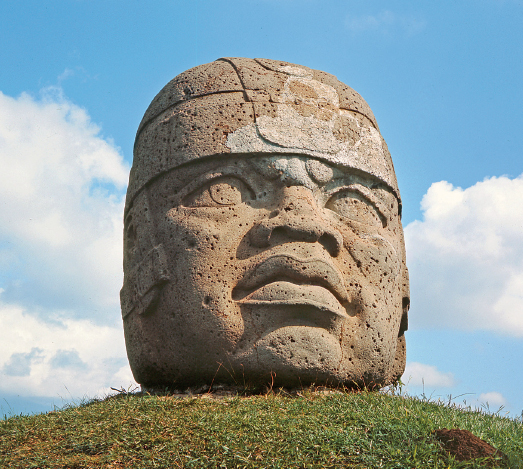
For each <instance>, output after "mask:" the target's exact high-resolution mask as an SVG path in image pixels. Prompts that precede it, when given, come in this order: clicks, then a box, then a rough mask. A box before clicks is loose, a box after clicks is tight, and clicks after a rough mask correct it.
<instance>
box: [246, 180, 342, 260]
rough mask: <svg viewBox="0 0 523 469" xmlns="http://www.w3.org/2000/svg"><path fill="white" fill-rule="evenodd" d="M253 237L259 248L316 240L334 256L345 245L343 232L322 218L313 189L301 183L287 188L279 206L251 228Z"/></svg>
mask: <svg viewBox="0 0 523 469" xmlns="http://www.w3.org/2000/svg"><path fill="white" fill-rule="evenodd" d="M250 237H251V243H252V244H253V245H255V246H257V247H268V246H271V245H276V244H281V243H284V242H290V241H302V242H307V243H316V242H317V243H320V244H321V245H322V246H323V247H324V248H325V249H326V250H327V251H328V252H329V254H330V255H331V256H332V257H336V256H338V254H339V253H340V250H341V247H342V246H343V238H342V236H341V233H339V232H338V230H336V229H334V228H333V227H332V226H330V224H329V223H328V222H327V221H326V220H324V219H323V218H322V217H321V213H320V210H319V208H318V205H317V204H316V201H315V199H314V196H313V194H312V192H311V191H310V190H309V189H307V188H305V187H302V186H291V187H287V188H285V189H284V193H283V197H282V199H281V201H280V203H279V204H278V206H277V207H276V209H275V210H273V211H272V212H271V214H270V216H269V218H267V219H265V220H263V221H261V222H259V223H258V224H257V225H255V226H254V227H253V228H252V230H251V231H250Z"/></svg>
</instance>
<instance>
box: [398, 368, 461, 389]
mask: <svg viewBox="0 0 523 469" xmlns="http://www.w3.org/2000/svg"><path fill="white" fill-rule="evenodd" d="M402 381H403V382H405V383H406V384H408V385H409V386H425V387H427V388H448V387H452V386H454V384H455V382H454V376H453V374H452V373H442V372H441V371H439V370H438V369H437V368H436V367H435V366H432V365H425V364H423V363H417V362H408V363H407V366H406V367H405V373H403V376H402Z"/></svg>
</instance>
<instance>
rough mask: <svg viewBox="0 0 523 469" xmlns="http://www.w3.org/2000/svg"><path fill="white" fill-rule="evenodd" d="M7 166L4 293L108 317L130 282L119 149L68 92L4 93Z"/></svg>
mask: <svg viewBox="0 0 523 469" xmlns="http://www.w3.org/2000/svg"><path fill="white" fill-rule="evenodd" d="M0 166H1V167H2V174H1V176H0V178H1V182H0V200H1V201H2V202H1V203H0V274H2V276H3V277H4V279H7V280H4V282H3V284H1V285H0V287H2V288H4V290H5V293H4V297H5V298H8V299H9V300H10V301H14V300H16V301H17V302H19V303H23V304H26V305H28V304H32V305H38V306H42V307H44V308H48V307H51V308H54V309H58V308H60V309H62V310H67V314H69V315H75V316H77V317H80V316H82V315H85V314H87V312H88V314H89V315H90V316H92V317H96V318H97V320H100V321H103V320H104V317H107V308H112V309H117V307H118V290H119V288H120V287H121V282H122V268H121V257H122V213H123V196H124V191H125V187H126V183H127V177H128V167H127V166H126V165H125V164H124V163H123V158H122V156H121V154H120V153H119V150H118V149H117V148H115V146H114V145H113V144H112V143H111V142H110V141H107V140H105V139H103V138H102V137H101V135H100V128H99V127H98V126H96V125H95V124H94V123H92V122H91V121H90V118H89V115H88V114H87V112H86V111H85V110H84V109H82V108H80V107H78V106H76V105H75V104H73V103H71V102H70V101H68V100H67V99H66V98H64V96H63V95H62V94H61V91H60V89H59V88H48V89H46V90H44V92H43V94H42V97H41V99H39V100H35V99H34V98H32V97H31V96H29V95H27V94H22V95H21V96H20V97H19V98H12V97H9V96H6V95H4V94H2V93H1V92H0ZM35 311H36V310H35Z"/></svg>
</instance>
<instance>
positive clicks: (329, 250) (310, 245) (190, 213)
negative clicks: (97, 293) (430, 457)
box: [121, 58, 409, 389]
mask: <svg viewBox="0 0 523 469" xmlns="http://www.w3.org/2000/svg"><path fill="white" fill-rule="evenodd" d="M400 216H401V202H400V196H399V191H398V187H397V182H396V177H395V174H394V169H393V165H392V160H391V157H390V154H389V152H388V150H387V146H386V144H385V142H384V140H383V138H382V137H381V135H380V132H379V129H378V125H377V123H376V120H375V118H374V115H373V114H372V111H371V110H370V108H369V106H368V105H367V103H366V102H365V101H364V100H363V99H362V98H361V97H360V96H359V95H358V94H357V93H356V92H355V91H353V90H352V89H351V88H349V87H348V86H346V85H344V84H343V83H341V82H340V81H338V80H337V79H336V78H335V77H334V76H333V75H329V74H327V73H324V72H321V71H318V70H312V69H309V68H307V67H303V66H299V65H294V64H290V63H286V62H279V61H273V60H265V59H254V60H252V59H242V58H225V59H219V60H217V61H215V62H212V63H210V64H206V65H201V66H198V67H195V68H193V69H190V70H188V71H186V72H184V73H182V74H181V75H178V76H177V77H176V78H174V79H173V80H172V81H171V82H170V83H168V84H167V85H166V86H165V87H164V88H163V90H162V91H160V93H159V94H158V95H157V96H156V97H155V98H154V100H153V101H152V103H151V105H150V106H149V108H148V109H147V112H146V113H145V115H144V117H143V120H142V122H141V124H140V127H139V129H138V133H137V136H136V142H135V151H134V162H133V167H132V170H131V175H130V180H129V188H128V192H127V202H126V208H125V246H124V250H125V252H124V273H125V279H124V286H123V288H122V291H121V304H122V314H123V320H124V329H125V339H126V345H127V353H128V357H129V361H130V364H131V368H132V371H133V374H134V376H135V379H136V380H137V382H139V383H141V384H142V386H143V387H145V388H147V389H150V388H155V387H165V386H168V387H172V388H178V389H180V388H183V387H185V386H191V385H200V384H210V383H212V382H213V383H215V384H217V383H225V384H227V383H229V384H237V385H245V384H263V383H268V382H270V381H271V380H273V382H274V384H275V385H277V386H289V387H292V386H300V385H301V386H305V385H309V384H312V383H315V384H317V385H325V384H327V385H328V384H331V385H338V384H344V385H349V386H354V385H357V386H362V385H370V386H380V385H385V384H388V383H391V382H393V381H395V380H397V379H398V378H399V377H400V376H401V374H402V373H403V370H404V366H405V338H404V332H405V330H406V329H407V310H408V306H409V289H408V274H407V269H406V266H405V248H404V240H403V231H402V227H401V221H400Z"/></svg>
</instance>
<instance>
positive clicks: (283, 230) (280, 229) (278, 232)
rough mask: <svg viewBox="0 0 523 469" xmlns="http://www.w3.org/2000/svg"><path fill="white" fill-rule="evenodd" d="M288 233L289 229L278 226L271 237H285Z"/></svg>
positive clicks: (274, 238)
mask: <svg viewBox="0 0 523 469" xmlns="http://www.w3.org/2000/svg"><path fill="white" fill-rule="evenodd" d="M286 233H287V230H286V228H285V227H284V226H277V227H276V228H273V230H272V232H271V236H270V237H271V238H272V239H273V240H276V239H278V238H280V237H285V235H286Z"/></svg>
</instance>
